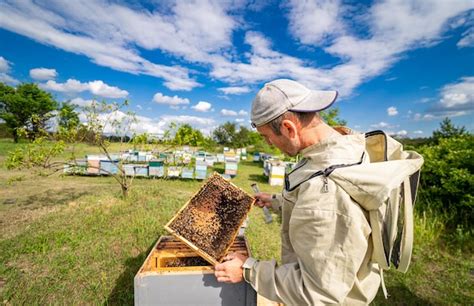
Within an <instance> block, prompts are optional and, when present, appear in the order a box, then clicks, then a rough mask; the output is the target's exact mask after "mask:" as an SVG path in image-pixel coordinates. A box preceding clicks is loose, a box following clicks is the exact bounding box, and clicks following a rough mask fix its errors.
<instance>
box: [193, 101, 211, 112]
mask: <svg viewBox="0 0 474 306" xmlns="http://www.w3.org/2000/svg"><path fill="white" fill-rule="evenodd" d="M191 108H192V109H194V110H196V111H198V112H208V111H209V110H211V108H212V104H211V103H209V102H206V101H199V102H198V103H197V104H196V105H194V106H191Z"/></svg>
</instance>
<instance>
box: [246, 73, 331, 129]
mask: <svg viewBox="0 0 474 306" xmlns="http://www.w3.org/2000/svg"><path fill="white" fill-rule="evenodd" d="M336 98H337V91H335V90H328V91H323V90H311V89H308V88H306V87H305V86H303V85H302V84H300V83H298V82H296V81H292V80H287V79H278V80H274V81H272V82H270V83H267V84H265V86H263V88H262V89H260V91H259V92H258V93H257V96H256V97H255V99H254V100H253V102H252V111H251V114H250V120H251V121H252V126H254V127H257V126H262V125H264V124H266V123H268V122H270V121H272V120H273V119H275V118H277V117H279V116H280V115H282V114H283V113H285V112H286V111H294V112H304V113H308V112H318V111H322V110H324V109H326V108H328V107H329V106H331V105H332V104H333V103H334V101H336Z"/></svg>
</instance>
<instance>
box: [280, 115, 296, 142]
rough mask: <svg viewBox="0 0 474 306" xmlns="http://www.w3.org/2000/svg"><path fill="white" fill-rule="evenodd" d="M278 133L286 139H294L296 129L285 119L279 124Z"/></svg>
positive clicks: (293, 124)
mask: <svg viewBox="0 0 474 306" xmlns="http://www.w3.org/2000/svg"><path fill="white" fill-rule="evenodd" d="M280 132H281V133H282V134H283V135H285V136H286V137H288V138H294V137H296V135H297V134H298V128H297V127H296V124H295V123H294V122H293V121H291V120H288V119H285V120H283V121H282V122H281V125H280Z"/></svg>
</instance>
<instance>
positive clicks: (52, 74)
mask: <svg viewBox="0 0 474 306" xmlns="http://www.w3.org/2000/svg"><path fill="white" fill-rule="evenodd" d="M57 76H58V73H57V72H56V69H48V68H35V69H31V70H30V77H31V78H32V79H35V80H39V81H46V80H52V79H55V78H56V77H57Z"/></svg>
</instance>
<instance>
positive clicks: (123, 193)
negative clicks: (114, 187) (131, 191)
mask: <svg viewBox="0 0 474 306" xmlns="http://www.w3.org/2000/svg"><path fill="white" fill-rule="evenodd" d="M121 187H122V197H123V198H124V199H126V198H127V197H128V186H126V185H121Z"/></svg>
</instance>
